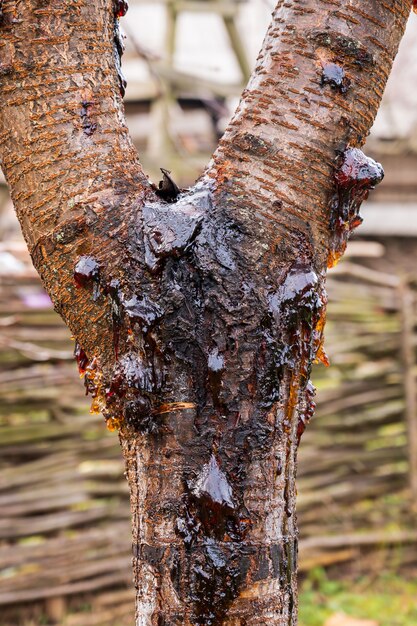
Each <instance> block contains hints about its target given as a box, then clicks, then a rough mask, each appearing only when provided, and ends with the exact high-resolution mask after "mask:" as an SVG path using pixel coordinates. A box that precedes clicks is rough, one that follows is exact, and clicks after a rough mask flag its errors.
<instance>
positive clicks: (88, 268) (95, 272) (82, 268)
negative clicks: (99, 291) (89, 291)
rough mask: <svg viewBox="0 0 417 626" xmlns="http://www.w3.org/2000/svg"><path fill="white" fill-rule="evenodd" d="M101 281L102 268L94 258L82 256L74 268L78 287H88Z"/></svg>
mask: <svg viewBox="0 0 417 626" xmlns="http://www.w3.org/2000/svg"><path fill="white" fill-rule="evenodd" d="M99 280H100V266H99V264H98V262H97V261H96V259H95V258H94V257H92V256H87V255H86V256H82V257H80V258H79V259H78V261H77V263H76V264H75V267H74V281H75V284H76V285H77V287H88V286H89V285H91V284H92V283H94V282H96V283H98V282H99Z"/></svg>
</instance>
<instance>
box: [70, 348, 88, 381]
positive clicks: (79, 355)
mask: <svg viewBox="0 0 417 626" xmlns="http://www.w3.org/2000/svg"><path fill="white" fill-rule="evenodd" d="M74 357H75V360H76V361H77V365H78V371H79V372H80V376H84V375H85V373H86V371H87V368H88V366H89V364H90V361H89V359H88V357H87V355H86V353H85V352H84V350H83V349H82V347H81V346H80V344H79V343H78V342H76V344H75V348H74Z"/></svg>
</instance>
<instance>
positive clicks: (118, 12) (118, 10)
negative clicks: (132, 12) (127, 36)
mask: <svg viewBox="0 0 417 626" xmlns="http://www.w3.org/2000/svg"><path fill="white" fill-rule="evenodd" d="M128 8H129V3H128V2H127V0H116V1H115V3H114V14H115V16H116V17H124V16H125V15H126V13H127V10H128Z"/></svg>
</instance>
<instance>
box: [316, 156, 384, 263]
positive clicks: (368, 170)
mask: <svg viewBox="0 0 417 626" xmlns="http://www.w3.org/2000/svg"><path fill="white" fill-rule="evenodd" d="M383 178H384V170H383V169H382V166H381V165H380V164H379V163H377V162H376V161H374V160H373V159H371V158H369V157H367V156H366V155H365V154H364V153H363V152H362V151H361V150H359V149H358V148H347V149H346V150H345V151H344V152H343V154H342V155H341V156H340V159H339V163H338V167H337V169H336V172H335V187H336V188H335V192H334V195H333V197H332V199H331V203H330V211H331V218H330V229H331V247H330V252H329V258H328V267H333V266H334V265H336V263H337V262H338V260H339V259H340V257H341V256H342V255H343V253H344V251H345V249H346V245H347V241H348V239H349V236H350V234H351V232H352V231H353V230H354V229H355V228H357V227H358V226H359V225H360V224H361V223H362V217H361V216H360V215H359V210H360V207H361V204H362V202H363V201H364V200H366V198H367V197H368V195H369V191H370V190H371V189H374V187H375V186H376V185H378V183H380V182H381V181H382V179H383Z"/></svg>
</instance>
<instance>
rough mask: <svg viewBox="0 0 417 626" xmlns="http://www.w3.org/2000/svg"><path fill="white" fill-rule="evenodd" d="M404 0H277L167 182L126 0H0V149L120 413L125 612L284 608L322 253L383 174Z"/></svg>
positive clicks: (190, 619)
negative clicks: (155, 160)
mask: <svg viewBox="0 0 417 626" xmlns="http://www.w3.org/2000/svg"><path fill="white" fill-rule="evenodd" d="M410 8H411V0H393V1H392V2H380V1H379V0H351V1H350V2H349V3H345V2H342V1H341V0H302V1H301V0H285V1H283V0H280V1H279V2H278V4H277V7H276V10H275V11H274V13H273V17H272V23H271V26H270V29H269V31H268V34H267V37H266V39H265V42H264V45H263V48H262V51H261V53H260V56H259V58H258V62H257V66H256V69H255V72H254V74H253V76H252V78H251V80H250V82H249V85H248V87H247V89H246V90H245V91H244V93H243V96H242V100H241V103H240V105H239V108H238V109H237V111H236V114H235V116H234V118H233V120H232V121H231V123H230V125H229V127H228V129H227V131H226V133H225V135H224V137H223V139H222V140H221V142H220V144H219V147H218V149H217V151H216V153H215V154H214V156H213V159H212V161H211V163H210V164H209V166H208V168H207V170H206V172H205V174H204V176H203V177H202V178H201V179H200V180H199V181H198V182H197V183H196V185H195V186H194V187H193V188H192V189H190V190H188V191H181V190H180V189H178V187H177V186H176V184H175V182H174V181H173V180H172V179H171V177H170V175H169V172H167V171H166V170H162V172H163V181H161V184H160V186H158V187H156V186H155V185H152V184H151V183H149V181H148V180H147V178H146V176H145V175H144V174H143V172H142V170H141V167H140V165H139V163H138V160H137V155H136V152H135V150H134V149H133V147H132V144H131V141H130V139H129V136H128V133H127V129H126V125H125V122H124V118H123V113H122V108H121V106H122V105H121V91H123V78H122V77H121V76H120V55H121V52H122V47H123V45H122V41H121V39H120V36H119V34H120V30H119V18H120V17H122V16H123V15H124V14H125V12H126V10H127V2H121V1H117V2H113V1H112V0H95V2H91V1H90V0H78V2H71V3H69V2H66V1H65V0H56V2H54V3H53V6H52V3H50V2H49V1H46V2H45V1H41V0H26V1H25V2H19V3H16V2H14V1H12V0H4V1H3V2H2V3H1V11H2V13H1V15H2V22H1V24H0V91H1V98H0V161H1V166H2V168H3V171H4V173H5V175H6V178H7V180H8V183H9V185H10V189H11V193H12V197H13V201H14V204H15V207H16V212H17V214H18V217H19V220H20V223H21V225H22V230H23V233H24V235H25V238H26V241H27V243H28V247H29V249H30V251H31V254H32V258H33V261H34V264H35V266H36V268H37V270H38V271H39V273H40V275H41V277H42V279H43V281H44V284H45V286H46V288H47V289H48V292H49V294H50V295H51V298H52V300H53V302H54V304H55V307H56V309H57V310H58V311H59V312H60V313H61V315H62V316H63V318H64V319H65V321H66V322H67V324H68V325H69V327H70V328H71V330H72V332H73V334H74V336H75V337H77V343H76V348H75V357H76V359H77V362H78V366H79V370H80V374H81V375H82V376H84V380H85V385H86V388H87V391H88V392H90V393H91V394H92V396H93V404H92V411H93V412H102V413H103V414H104V416H105V418H106V420H107V425H108V427H109V428H110V429H112V430H115V429H119V430H120V440H121V445H122V449H123V453H124V456H125V460H126V467H127V477H128V481H129V486H130V490H131V503H132V518H133V546H134V575H135V584H136V587H137V617H136V626H151V625H158V626H161V625H166V626H168V625H170V626H172V625H174V624H177V625H180V624H181V625H182V624H184V625H185V626H187V625H199V626H205V625H220V624H225V625H229V626H232V625H233V626H237V625H240V626H244V625H246V626H249V625H250V626H256V625H262V626H265V625H266V624H268V625H279V626H290V625H294V626H295V624H296V622H297V590H296V560H297V529H296V516H295V471H296V454H297V447H298V443H299V441H300V437H301V435H302V433H303V430H304V428H305V426H306V424H307V423H308V421H309V420H310V419H311V417H312V414H313V412H314V393H315V390H314V387H313V385H312V383H311V381H310V373H311V365H312V362H313V361H321V362H324V363H326V364H327V357H326V354H325V352H324V348H323V328H324V323H325V309H326V294H325V289H324V281H325V272H326V267H327V263H328V262H329V263H330V264H332V263H333V262H334V261H335V260H336V258H337V257H338V256H339V255H340V254H341V253H342V252H343V249H344V247H345V245H346V240H347V237H348V235H349V232H350V230H351V229H352V228H353V227H355V226H356V225H357V223H358V222H359V217H358V211H359V207H360V203H361V201H362V200H363V198H364V197H365V195H366V193H367V191H368V189H369V188H371V187H372V186H374V185H375V184H376V183H377V182H378V180H379V179H380V178H381V175H382V172H381V169H380V166H378V164H375V163H374V162H372V161H371V160H368V159H366V157H365V156H364V155H362V153H361V152H360V151H359V147H360V146H361V145H362V144H363V142H364V139H365V137H366V135H367V133H368V131H369V128H370V126H371V124H372V122H373V119H374V116H375V114H376V111H377V108H378V104H379V101H380V98H381V96H382V92H383V89H384V86H385V82H386V80H387V77H388V74H389V71H390V68H391V64H392V61H393V59H394V56H395V54H396V51H397V48H398V44H399V41H400V39H401V36H402V33H403V31H404V28H405V23H406V20H407V17H408V15H409V12H410ZM46 50H47V54H46V53H45V51H46ZM162 165H163V164H162ZM57 277H58V280H57Z"/></svg>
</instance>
